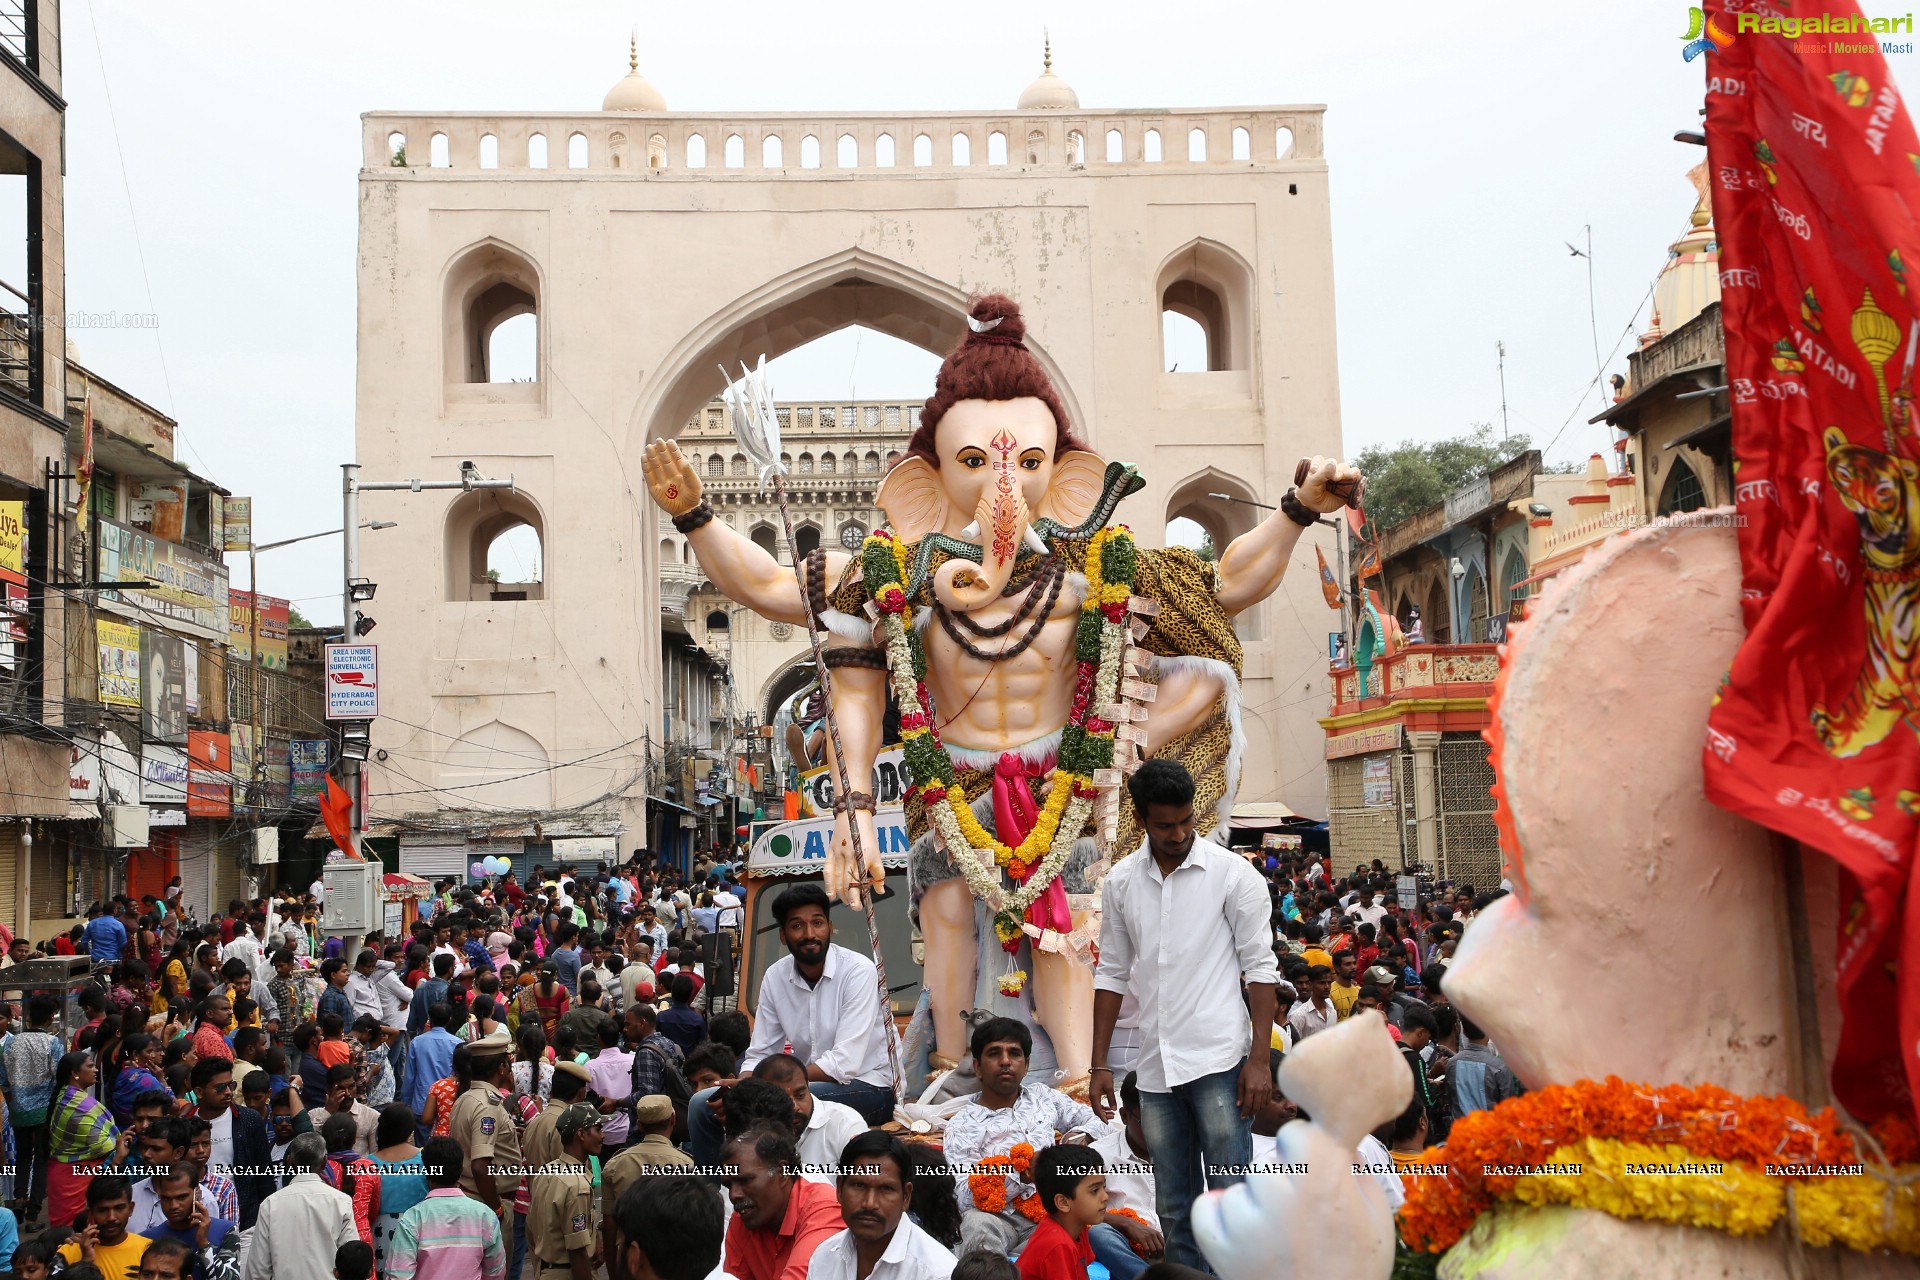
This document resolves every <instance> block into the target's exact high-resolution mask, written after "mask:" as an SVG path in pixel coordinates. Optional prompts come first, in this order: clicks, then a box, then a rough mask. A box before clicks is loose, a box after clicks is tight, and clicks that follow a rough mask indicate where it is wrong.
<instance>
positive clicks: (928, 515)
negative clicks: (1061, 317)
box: [878, 294, 1106, 613]
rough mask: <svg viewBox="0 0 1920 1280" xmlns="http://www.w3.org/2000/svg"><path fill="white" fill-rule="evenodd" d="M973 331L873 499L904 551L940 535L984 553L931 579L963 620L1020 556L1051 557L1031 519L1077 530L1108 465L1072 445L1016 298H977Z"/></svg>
mask: <svg viewBox="0 0 1920 1280" xmlns="http://www.w3.org/2000/svg"><path fill="white" fill-rule="evenodd" d="M968 329H969V332H968V334H967V336H966V338H965V339H964V340H963V341H962V342H961V343H960V345H959V346H958V347H957V348H955V349H954V351H953V353H952V354H951V355H949V356H948V357H947V358H946V360H945V361H944V362H943V363H942V364H941V366H940V372H939V374H938V376H937V377H936V378H935V380H934V392H933V395H932V397H930V398H929V399H928V400H927V404H926V408H925V409H923V410H922V411H921V414H920V426H919V429H918V430H916V431H915V432H914V433H913V437H912V438H911V439H910V440H909V441H908V443H907V450H906V453H905V455H904V456H903V457H902V458H901V459H900V461H899V462H898V463H896V464H895V465H894V468H893V470H892V471H891V472H889V473H888V475H887V478H886V480H885V481H884V482H883V483H882V484H881V486H880V492H879V498H878V500H879V504H880V507H881V509H882V510H884V511H885V512H886V513H887V520H888V522H889V523H891V524H892V525H893V528H894V532H895V533H897V534H899V536H900V537H901V538H902V539H904V540H906V541H907V542H918V541H919V540H920V539H922V538H924V537H926V536H928V535H929V534H936V533H937V534H945V535H947V536H948V537H949V538H952V539H954V540H956V541H957V542H961V543H965V544H969V545H977V546H978V547H979V552H980V554H979V558H978V560H977V561H975V560H973V559H970V558H968V557H966V556H964V555H957V556H955V557H954V558H952V559H950V560H948V561H947V562H946V563H944V564H943V565H941V566H940V568H939V570H938V571H936V572H935V574H934V578H933V592H934V598H935V599H937V600H938V601H939V602H940V603H941V604H942V605H943V606H944V607H946V608H947V609H948V610H950V611H953V612H961V613H964V612H969V611H971V610H974V609H978V608H980V607H982V606H983V605H987V604H990V603H991V602H993V601H995V600H997V599H999V598H1000V592H1001V590H1002V589H1003V588H1004V587H1005V586H1006V584H1007V581H1008V579H1009V578H1011V577H1012V575H1013V568H1014V563H1015V562H1016V561H1017V560H1018V559H1019V557H1020V554H1021V552H1022V551H1023V550H1035V551H1043V552H1044V551H1045V550H1046V544H1045V543H1044V541H1042V539H1041V537H1040V535H1039V534H1038V533H1037V532H1036V531H1035V529H1034V524H1035V522H1036V521H1039V520H1043V519H1044V520H1050V521H1053V522H1054V523H1056V524H1058V525H1061V526H1064V527H1069V528H1071V527H1075V526H1078V525H1079V524H1081V523H1082V522H1083V521H1085V520H1086V519H1087V517H1088V516H1089V515H1090V514H1091V513H1092V512H1093V510H1094V509H1095V507H1096V505H1097V504H1098V503H1099V501H1100V498H1101V495H1102V493H1103V491H1104V489H1105V479H1106V475H1105V473H1106V463H1105V462H1103V461H1102V460H1101V459H1100V458H1099V457H1098V456H1096V455H1095V454H1093V453H1091V452H1089V451H1088V450H1086V449H1085V448H1083V447H1081V445H1080V442H1079V441H1078V440H1077V439H1076V438H1075V437H1074V434H1073V429H1072V425H1071V423H1069V422H1068V420H1067V412H1066V408H1065V406H1064V405H1062V403H1061V401H1060V397H1059V394H1058V393H1057V392H1056V391H1055V390H1054V387H1053V383H1052V380H1051V379H1049V378H1048V377H1047V372H1046V370H1045V369H1044V368H1043V367H1042V366H1041V364H1040V362H1039V360H1037V359H1035V358H1034V355H1033V353H1032V352H1030V351H1028V350H1027V347H1026V343H1025V341H1024V339H1025V336H1026V325H1025V323H1024V322H1023V321H1022V320H1021V318H1020V308H1019V307H1018V306H1017V305H1015V303H1014V302H1013V300H1012V299H1011V298H1007V297H1004V296H1002V295H999V294H991V295H988V296H986V297H983V298H979V299H976V300H975V301H974V303H973V304H972V307H971V308H970V310H969V313H968Z"/></svg>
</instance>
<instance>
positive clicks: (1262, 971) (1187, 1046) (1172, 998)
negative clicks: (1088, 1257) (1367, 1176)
mask: <svg viewBox="0 0 1920 1280" xmlns="http://www.w3.org/2000/svg"><path fill="white" fill-rule="evenodd" d="M1127 790H1128V792H1129V794H1130V795H1131V797H1132V800H1133V807H1134V811H1135V812H1136V813H1137V814H1139V816H1140V825H1141V826H1142V827H1143V828H1144V829H1145V831H1146V839H1145V840H1144V841H1143V842H1142V844H1141V847H1140V848H1139V849H1137V850H1135V851H1134V853H1133V855H1132V856H1131V857H1127V858H1124V859H1122V860H1121V862H1120V863H1119V865H1118V866H1116V867H1114V869H1113V871H1112V872H1110V873H1109V874H1108V876H1107V880H1106V885H1105V887H1104V888H1103V889H1102V890H1101V898H1102V903H1103V910H1102V913H1101V917H1100V964H1099V968H1098V969H1097V970H1096V972H1095V975H1094V980H1093V985H1094V997H1093V1068H1092V1071H1093V1078H1092V1081H1091V1089H1092V1094H1091V1096H1092V1099H1093V1103H1094V1107H1095V1109H1096V1110H1097V1111H1099V1113H1100V1116H1101V1118H1102V1119H1107V1118H1110V1117H1111V1116H1112V1115H1113V1113H1114V1101H1115V1099H1114V1079H1113V1073H1112V1071H1111V1069H1110V1067H1111V1064H1110V1063H1109V1062H1108V1061H1107V1050H1108V1046H1109V1045H1110V1044H1111V1043H1112V1039H1113V1025H1114V1022H1115V1021H1116V1020H1117V1019H1118V1017H1119V1014H1120V1002H1121V1000H1122V998H1123V997H1124V996H1125V995H1126V993H1127V992H1128V991H1129V990H1131V991H1132V992H1133V994H1134V996H1135V997H1137V998H1138V999H1139V1001H1140V1033H1141V1035H1140V1058H1139V1061H1138V1062H1137V1063H1136V1064H1135V1067H1134V1071H1135V1072H1136V1073H1137V1074H1138V1077H1139V1085H1140V1101H1141V1107H1142V1111H1141V1117H1142V1121H1143V1128H1144V1131H1145V1133H1146V1137H1147V1144H1148V1146H1149V1147H1150V1148H1151V1149H1152V1151H1153V1166H1154V1181H1155V1185H1156V1190H1157V1192H1158V1194H1159V1210H1160V1223H1161V1228H1162V1230H1163V1231H1164V1232H1165V1234H1166V1241H1167V1260H1168V1261H1169V1262H1177V1263H1180V1264H1181V1265H1183V1266H1189V1267H1197V1268H1202V1269H1204V1268H1205V1266H1206V1261H1205V1259H1204V1258H1203V1257H1202V1256H1201V1253H1200V1247H1199V1245H1198V1244H1197V1243H1196V1242H1195V1240H1194V1237H1193V1228H1192V1225H1191V1222H1190V1219H1189V1212H1190V1210H1191V1207H1192V1205H1193V1202H1194V1200H1195V1199H1196V1198H1198V1197H1199V1195H1200V1193H1201V1192H1202V1191H1203V1190H1205V1189H1207V1187H1215V1188H1218V1187H1225V1186H1230V1185H1232V1184H1233V1183H1236V1182H1240V1181H1242V1179H1241V1178H1240V1177H1239V1176H1237V1175H1234V1174H1231V1173H1222V1172H1216V1171H1217V1170H1222V1169H1238V1168H1244V1167H1245V1166H1246V1165H1247V1163H1248V1161H1249V1160H1250V1159H1251V1151H1252V1132H1251V1129H1250V1127H1249V1125H1250V1121H1251V1119H1252V1117H1253V1113H1254V1112H1255V1111H1256V1110H1258V1109H1259V1107H1260V1104H1261V1103H1262V1102H1264V1101H1265V1100H1266V1099H1267V1097H1268V1096H1269V1095H1271V1094H1272V1092H1273V1074H1272V1071H1271V1068H1270V1066H1269V1064H1270V1062H1271V1060H1272V1052H1273V1051H1272V1049H1271V1047H1270V1046H1271V1043H1272V1034H1273V1014H1274V985H1275V984H1276V983H1277V982H1278V981H1279V979H1280V974H1279V971H1278V969H1277V968H1276V966H1275V964H1274V959H1273V942H1272V938H1273V902H1272V900H1271V898H1270V897H1269V896H1268V894H1267V887H1266V885H1265V883H1264V882H1263V881H1262V880H1261V879H1260V875H1259V873H1258V872H1256V871H1255V870H1254V869H1253V868H1252V867H1250V866H1248V865H1247V861H1246V859H1245V858H1242V857H1239V856H1237V855H1235V854H1233V853H1230V852H1229V851H1227V850H1226V849H1224V848H1222V847H1221V846H1219V845H1217V844H1215V843H1213V842H1212V841H1210V840H1204V839H1201V838H1200V837H1199V834H1198V831H1197V819H1196V817H1195V814H1194V809H1193V793H1194V787H1193V775H1192V774H1190V773H1188V772H1187V770H1186V768H1185V767H1184V766H1182V765H1180V764H1178V763H1176V762H1174V761H1172V760H1158V759H1156V760H1149V761H1147V762H1146V763H1145V764H1143V765H1141V766H1140V768H1139V769H1138V770H1137V771H1136V772H1135V773H1134V774H1133V776H1132V777H1131V778H1129V779H1128V780H1127ZM1243 984H1244V986H1245V989H1246V997H1247V1007H1249V1008H1250V1009H1251V1011H1252V1012H1251V1016H1250V1017H1249V1018H1244V1019H1243V1018H1239V1017H1236V1016H1234V1012H1235V1010H1237V1009H1238V1008H1240V1007H1241V988H1242V985H1243ZM1203 1162H1204V1163H1203ZM1202 1169H1204V1170H1206V1178H1205V1185H1204V1186H1203V1185H1201V1184H1200V1182H1199V1181H1198V1179H1197V1178H1196V1175H1197V1174H1198V1173H1199V1172H1200V1171H1201V1170H1202Z"/></svg>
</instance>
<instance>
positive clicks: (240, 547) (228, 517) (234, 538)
mask: <svg viewBox="0 0 1920 1280" xmlns="http://www.w3.org/2000/svg"><path fill="white" fill-rule="evenodd" d="M220 520H221V524H222V529H221V537H220V549H221V550H222V551H246V550H248V549H250V548H251V547H252V546H253V499H252V498H222V499H220Z"/></svg>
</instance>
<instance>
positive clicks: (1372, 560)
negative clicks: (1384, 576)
mask: <svg viewBox="0 0 1920 1280" xmlns="http://www.w3.org/2000/svg"><path fill="white" fill-rule="evenodd" d="M1354 573H1355V576H1357V577H1358V578H1359V579H1360V580H1361V581H1362V582H1365V581H1366V580H1367V579H1368V578H1377V577H1379V576H1380V548H1378V547H1368V548H1367V552H1366V554H1365V555H1363V556H1361V557H1360V565H1359V567H1358V568H1357V569H1355V570H1354Z"/></svg>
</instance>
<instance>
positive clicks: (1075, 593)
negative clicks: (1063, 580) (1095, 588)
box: [1066, 569, 1087, 602]
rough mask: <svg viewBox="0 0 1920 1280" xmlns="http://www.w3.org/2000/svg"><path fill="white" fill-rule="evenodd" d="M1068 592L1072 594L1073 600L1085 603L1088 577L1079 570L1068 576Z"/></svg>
mask: <svg viewBox="0 0 1920 1280" xmlns="http://www.w3.org/2000/svg"><path fill="white" fill-rule="evenodd" d="M1066 590H1067V591H1068V592H1070V593H1071V594H1072V597H1073V599H1075V600H1079V601H1083V602H1084V601H1085V600H1086V598H1087V575H1086V574H1084V573H1081V572H1080V571H1079V570H1078V569H1075V570H1073V571H1072V572H1071V573H1069V574H1067V585H1066Z"/></svg>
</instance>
